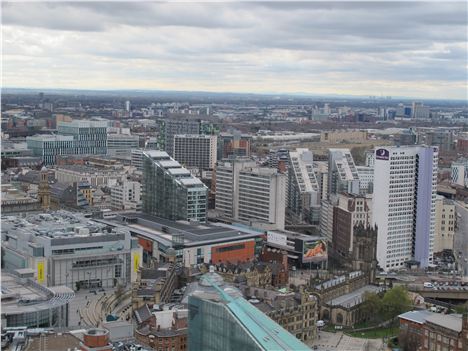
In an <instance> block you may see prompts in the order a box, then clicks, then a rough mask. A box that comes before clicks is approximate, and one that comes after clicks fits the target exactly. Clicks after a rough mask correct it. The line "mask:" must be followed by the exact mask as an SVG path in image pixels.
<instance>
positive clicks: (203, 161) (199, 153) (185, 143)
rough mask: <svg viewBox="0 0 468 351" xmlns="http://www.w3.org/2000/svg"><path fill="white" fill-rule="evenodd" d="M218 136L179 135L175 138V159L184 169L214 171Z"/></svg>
mask: <svg viewBox="0 0 468 351" xmlns="http://www.w3.org/2000/svg"><path fill="white" fill-rule="evenodd" d="M217 151H218V150H217V136H216V135H203V134H177V135H175V136H174V159H175V160H176V161H177V162H180V163H181V164H182V165H184V167H197V168H200V169H213V168H214V167H215V165H216V159H217Z"/></svg>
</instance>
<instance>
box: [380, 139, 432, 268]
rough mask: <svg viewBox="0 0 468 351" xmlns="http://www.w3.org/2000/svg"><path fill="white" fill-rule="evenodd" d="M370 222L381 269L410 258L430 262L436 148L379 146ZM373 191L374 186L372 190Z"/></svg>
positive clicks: (399, 264) (404, 262)
mask: <svg viewBox="0 0 468 351" xmlns="http://www.w3.org/2000/svg"><path fill="white" fill-rule="evenodd" d="M375 155H376V157H375V158H376V160H375V166H374V167H375V168H374V188H375V189H376V190H375V193H377V191H378V196H377V195H376V196H374V200H373V209H372V213H373V222H374V224H375V225H377V227H378V240H377V259H378V261H379V265H380V267H381V268H383V269H384V270H386V271H387V270H393V269H399V268H402V267H404V266H405V264H406V263H407V262H409V261H417V262H418V263H419V264H420V266H421V267H427V266H428V265H429V264H431V263H432V254H433V245H434V232H435V197H436V186H437V162H438V149H437V148H436V147H427V146H407V147H381V148H377V149H376V151H375ZM377 189H378V190H377Z"/></svg>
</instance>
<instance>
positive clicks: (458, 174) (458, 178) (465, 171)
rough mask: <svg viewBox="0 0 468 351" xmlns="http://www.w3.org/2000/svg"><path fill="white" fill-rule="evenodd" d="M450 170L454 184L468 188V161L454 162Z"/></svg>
mask: <svg viewBox="0 0 468 351" xmlns="http://www.w3.org/2000/svg"><path fill="white" fill-rule="evenodd" d="M450 170H451V180H452V183H454V184H457V185H460V186H464V187H468V159H460V160H458V161H456V162H453V163H452V165H451V167H450Z"/></svg>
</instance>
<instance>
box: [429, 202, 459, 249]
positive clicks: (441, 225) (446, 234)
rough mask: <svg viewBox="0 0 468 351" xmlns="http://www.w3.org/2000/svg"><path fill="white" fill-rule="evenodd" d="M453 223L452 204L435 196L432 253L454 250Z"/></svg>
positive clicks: (453, 205) (454, 219) (454, 214)
mask: <svg viewBox="0 0 468 351" xmlns="http://www.w3.org/2000/svg"><path fill="white" fill-rule="evenodd" d="M455 222H456V211H455V204H454V202H453V201H452V200H448V199H446V198H445V197H443V196H440V195H437V196H436V200H435V233H434V252H442V251H444V250H453V249H454V247H453V243H454V241H453V239H454V236H455Z"/></svg>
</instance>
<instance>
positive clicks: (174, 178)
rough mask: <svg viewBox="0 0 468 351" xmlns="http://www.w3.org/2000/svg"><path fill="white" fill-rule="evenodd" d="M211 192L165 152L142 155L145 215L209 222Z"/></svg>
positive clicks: (154, 151) (151, 151)
mask: <svg viewBox="0 0 468 351" xmlns="http://www.w3.org/2000/svg"><path fill="white" fill-rule="evenodd" d="M207 198H208V188H207V187H206V186H205V185H204V184H203V183H202V181H201V180H200V179H198V178H196V177H194V176H192V174H191V173H190V171H188V170H187V169H185V168H183V167H182V166H181V165H180V163H179V162H177V161H175V160H174V159H173V158H171V157H170V156H169V155H168V154H167V152H165V151H156V150H148V151H144V152H143V192H142V199H143V212H144V213H147V214H151V215H154V216H157V217H161V218H166V219H170V220H174V221H177V220H186V221H198V222H206V211H207Z"/></svg>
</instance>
